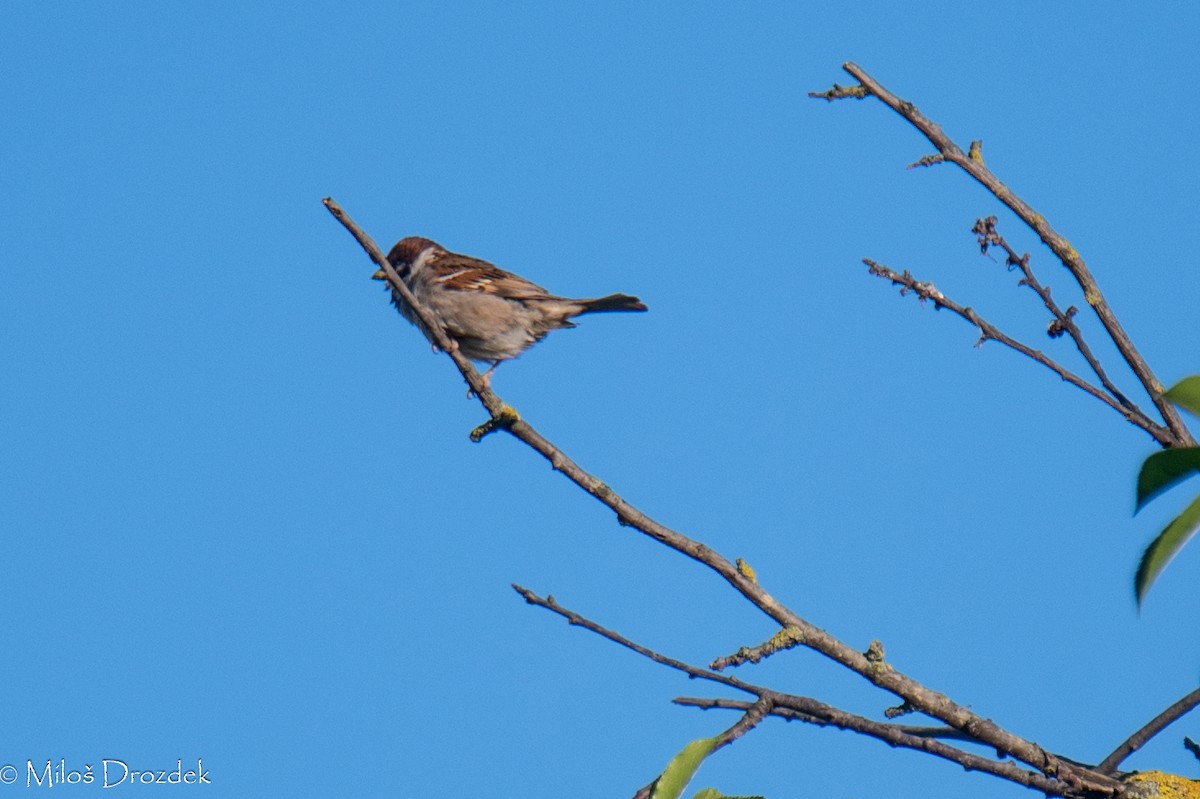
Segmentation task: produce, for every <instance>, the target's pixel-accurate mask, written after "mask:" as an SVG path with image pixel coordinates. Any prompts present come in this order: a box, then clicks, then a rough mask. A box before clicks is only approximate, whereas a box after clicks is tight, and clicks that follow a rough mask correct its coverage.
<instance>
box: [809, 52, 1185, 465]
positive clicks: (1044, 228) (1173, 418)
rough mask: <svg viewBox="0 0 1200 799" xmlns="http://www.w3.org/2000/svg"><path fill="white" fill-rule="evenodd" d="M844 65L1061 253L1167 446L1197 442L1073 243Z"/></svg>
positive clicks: (921, 119)
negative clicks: (1165, 433) (1166, 434)
mask: <svg viewBox="0 0 1200 799" xmlns="http://www.w3.org/2000/svg"><path fill="white" fill-rule="evenodd" d="M842 68H843V69H845V70H846V71H847V72H849V73H850V74H851V75H853V76H854V78H855V79H856V80H858V81H859V83H861V84H862V88H863V89H865V90H867V91H869V92H870V93H871V94H873V95H875V96H876V97H878V98H879V99H880V100H881V101H883V103H884V104H885V105H887V106H888V107H889V108H891V109H892V110H893V111H895V112H896V113H897V114H899V115H900V116H902V117H904V119H906V120H908V122H909V123H910V124H912V125H913V127H915V128H916V129H917V130H919V131H920V132H921V133H922V134H923V135H924V136H925V138H926V139H928V140H929V141H930V143H932V144H933V145H934V147H936V148H937V149H938V152H939V153H940V154H941V155H942V157H943V159H944V160H946V161H950V162H952V163H954V164H956V165H957V166H958V167H960V168H961V169H962V170H963V171H964V172H966V173H967V174H968V175H970V176H971V177H973V178H974V179H975V180H977V181H978V182H979V183H980V184H982V185H983V187H984V188H986V189H987V190H988V191H989V192H991V193H992V195H993V196H995V197H996V199H998V200H1000V202H1002V203H1004V204H1005V205H1007V206H1008V207H1009V208H1011V209H1012V211H1013V212H1014V213H1015V214H1016V215H1017V216H1018V217H1020V218H1021V220H1022V221H1023V222H1024V223H1025V224H1027V225H1028V226H1029V227H1030V228H1032V229H1033V231H1034V232H1035V233H1037V234H1038V237H1039V238H1041V240H1042V241H1043V242H1045V244H1046V246H1047V247H1049V248H1050V249H1051V251H1052V252H1053V253H1054V254H1055V255H1056V256H1058V259H1059V260H1060V261H1062V263H1063V266H1065V267H1066V268H1067V270H1068V271H1069V272H1070V273H1071V275H1072V276H1073V277H1074V278H1075V282H1076V283H1078V284H1079V288H1080V289H1081V290H1082V291H1083V296H1084V299H1086V300H1087V303H1088V305H1090V306H1091V307H1092V309H1093V310H1094V311H1095V312H1096V316H1097V317H1098V318H1099V319H1100V323H1101V324H1102V325H1103V326H1104V329H1105V331H1106V332H1107V333H1108V335H1109V337H1110V338H1111V339H1112V341H1113V343H1114V344H1115V345H1116V347H1117V350H1118V351H1119V352H1120V353H1121V357H1122V358H1124V359H1125V362H1126V363H1127V364H1129V367H1130V369H1132V370H1133V372H1134V374H1135V375H1137V378H1138V380H1139V381H1141V384H1142V386H1143V388H1145V390H1146V393H1147V394H1148V395H1149V396H1150V398H1151V399H1152V400H1153V402H1154V405H1155V407H1157V408H1158V411H1159V413H1160V414H1161V415H1162V418H1163V421H1165V422H1166V425H1167V427H1168V428H1169V430H1170V442H1169V443H1167V444H1165V445H1166V446H1195V443H1196V442H1195V439H1193V438H1192V434H1191V432H1189V431H1188V429H1187V427H1186V425H1184V423H1183V419H1182V418H1181V417H1180V415H1179V412H1178V411H1177V410H1176V409H1175V407H1174V406H1173V405H1172V404H1171V403H1170V402H1169V401H1168V400H1166V399H1164V398H1163V396H1162V395H1163V392H1164V390H1165V388H1164V386H1163V384H1162V383H1161V382H1159V380H1158V378H1157V377H1155V375H1154V372H1153V370H1152V369H1151V368H1150V365H1149V364H1148V363H1147V362H1146V359H1145V358H1143V357H1142V355H1141V353H1140V352H1138V350H1137V347H1135V346H1134V344H1133V341H1132V339H1130V338H1129V335H1128V334H1127V333H1126V332H1125V329H1124V328H1123V327H1122V326H1121V323H1120V322H1119V321H1118V319H1117V316H1116V314H1115V313H1114V312H1113V310H1112V308H1111V307H1110V306H1109V304H1108V302H1107V300H1105V299H1104V295H1103V294H1101V293H1100V286H1099V285H1098V284H1097V283H1096V279H1095V277H1093V275H1092V272H1091V270H1090V269H1089V268H1088V266H1087V264H1086V263H1085V262H1084V260H1083V258H1082V257H1081V256H1080V255H1079V253H1078V252H1077V251H1076V250H1075V248H1074V247H1072V246H1071V243H1070V242H1069V241H1067V240H1066V239H1065V238H1064V237H1063V236H1062V235H1061V234H1060V233H1058V231H1056V230H1055V229H1054V228H1052V227H1051V226H1050V223H1049V222H1047V221H1046V219H1045V217H1043V216H1042V215H1041V214H1039V213H1038V212H1037V211H1035V210H1034V209H1033V208H1032V207H1031V206H1030V205H1029V204H1028V203H1026V202H1025V201H1024V200H1022V199H1021V198H1020V197H1018V196H1017V195H1016V194H1014V193H1013V191H1012V189H1010V188H1008V186H1006V185H1004V183H1002V182H1001V181H1000V179H999V178H997V177H996V176H995V175H994V174H993V173H992V171H991V170H990V169H988V168H987V166H985V165H984V162H983V159H982V157H980V158H971V157H970V156H969V155H968V154H967V153H964V152H963V150H962V148H961V147H959V146H958V145H957V144H955V143H954V141H953V140H951V138H950V137H949V136H947V135H946V134H945V132H943V131H942V129H941V127H940V126H939V125H938V124H937V123H935V122H933V121H932V120H931V119H929V118H928V117H926V116H924V115H923V114H922V113H921V112H920V111H918V110H917V107H916V106H915V105H913V104H912V103H910V102H908V101H907V100H902V99H900V98H899V97H897V96H896V95H894V94H892V93H891V92H890V91H888V90H887V89H886V88H884V86H883V85H882V84H881V83H879V81H877V80H875V79H874V78H872V77H871V76H870V75H869V74H867V72H866V71H865V70H864V69H863V68H862V67H860V66H858V65H857V64H854V63H852V62H849V61H847V62H846V63H845V64H843V65H842ZM843 94H845V95H846V96H852V94H853V96H857V94H856V93H851V92H848V91H847V92H843ZM837 96H840V95H834V96H831V97H829V98H827V99H835V98H836V97H837Z"/></svg>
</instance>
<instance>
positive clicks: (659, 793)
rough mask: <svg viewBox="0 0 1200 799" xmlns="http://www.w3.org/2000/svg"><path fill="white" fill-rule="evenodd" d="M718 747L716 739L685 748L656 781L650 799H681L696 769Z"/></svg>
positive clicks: (694, 743)
mask: <svg viewBox="0 0 1200 799" xmlns="http://www.w3.org/2000/svg"><path fill="white" fill-rule="evenodd" d="M716 745H717V739H716V738H700V739H698V740H695V741H692V742H691V743H690V744H688V745H687V746H685V747H683V751H681V752H680V753H679V754H677V755H675V757H673V758H671V762H670V763H668V764H667V767H666V769H665V770H664V771H663V773H662V774H661V775H659V778H658V779H657V780H655V781H654V790H652V791H651V792H650V799H679V797H680V796H682V795H683V789H684V788H686V787H687V784H688V783H689V782H691V781H692V777H693V775H695V773H696V769H698V768H700V764H701V763H702V762H703V761H704V758H706V757H708V754H709V752H711V751H712V750H713V747H714V746H716Z"/></svg>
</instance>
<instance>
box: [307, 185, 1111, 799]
mask: <svg viewBox="0 0 1200 799" xmlns="http://www.w3.org/2000/svg"><path fill="white" fill-rule="evenodd" d="M324 202H325V205H326V207H327V208H328V209H329V211H330V213H332V214H333V215H334V217H335V218H337V219H338V221H339V222H341V223H342V225H343V226H345V228H346V229H347V230H348V231H349V232H350V233H351V235H353V236H354V237H355V239H357V240H358V242H359V244H360V245H361V246H362V247H363V249H364V250H366V252H367V253H368V255H370V257H371V259H372V260H373V261H375V263H376V264H377V265H379V267H380V268H381V269H382V270H383V271H384V274H385V275H386V277H387V279H388V281H389V283H391V285H392V287H393V288H395V289H396V290H397V291H398V292H399V293H400V295H401V296H402V297H404V299H405V301H406V302H408V303H409V304H410V305H411V306H412V307H413V309H414V311H415V312H416V313H417V315H418V317H419V318H420V319H421V320H422V321H423V322H424V323H425V324H427V325H428V326H429V328H430V330H432V331H434V333H435V341H436V342H437V344H438V346H439V347H441V348H442V349H444V350H446V352H447V354H448V355H449V356H450V357H451V359H452V360H453V361H454V363H455V365H456V366H457V367H458V369H459V371H460V372H461V373H462V375H463V378H464V379H465V380H466V381H467V383H468V385H470V386H471V388H472V390H473V391H474V393H475V395H476V396H477V397H478V399H479V401H480V403H481V404H482V405H483V406H484V408H485V409H486V410H487V411H488V413H489V414H490V419H489V420H488V421H487V422H485V423H484V424H483V425H481V426H480V427H479V428H476V431H474V433H473V434H472V438H473V439H475V440H478V438H480V437H482V435H484V434H486V433H488V432H491V431H493V430H505V431H507V432H508V433H509V434H511V435H512V436H513V437H515V438H517V439H519V440H520V441H523V442H524V443H525V444H527V445H528V446H529V447H531V448H532V449H533V450H534V451H536V452H538V453H539V454H541V455H542V456H543V457H544V458H546V460H547V461H549V462H550V465H551V466H552V467H553V468H554V469H555V470H557V471H559V472H561V473H562V474H563V475H564V476H566V477H567V478H568V479H570V480H571V481H572V482H573V483H575V484H576V485H577V486H579V487H580V488H582V489H583V490H584V491H586V492H587V493H589V494H591V495H592V496H593V497H595V498H596V499H597V500H599V501H600V502H601V503H603V504H604V505H605V506H607V507H608V508H609V509H611V510H612V511H613V512H614V513H615V514H616V517H617V521H618V523H620V524H621V525H623V526H626V527H633V528H635V529H636V530H638V531H640V532H641V533H643V534H645V535H647V536H649V537H650V538H653V539H654V540H656V541H658V542H660V543H662V544H664V545H666V546H668V547H670V548H671V549H673V550H675V551H677V552H679V553H680V554H683V555H685V556H687V557H688V558H691V559H692V560H695V561H697V562H698V563H701V564H703V565H705V566H707V567H708V568H709V569H711V570H712V571H714V572H716V573H717V574H718V575H720V576H721V577H722V578H723V579H724V580H725V581H726V582H727V583H728V584H729V585H730V586H731V587H733V588H734V590H736V591H737V592H738V593H740V594H741V595H742V596H743V597H745V598H746V599H747V600H749V601H750V602H751V603H752V604H753V605H754V606H755V607H757V608H758V609H759V610H761V611H762V612H763V613H765V614H766V615H767V616H769V617H770V618H771V619H773V620H774V621H775V622H776V623H777V624H779V625H780V626H781V627H784V628H791V627H794V628H796V632H795V635H796V636H797V638H798V640H799V641H800V642H801V644H802V645H803V646H805V647H807V648H809V649H812V650H814V651H816V652H818V653H820V654H822V655H824V656H825V657H827V658H830V659H831V660H833V661H835V662H837V663H839V664H841V665H842V666H844V667H846V668H848V669H850V670H851V671H854V672H856V673H857V674H859V675H861V676H862V677H864V678H865V679H867V680H868V681H869V682H871V683H872V684H874V685H876V686H878V687H879V688H882V689H884V690H885V691H889V692H891V693H893V694H895V695H896V696H898V697H900V698H901V699H902V700H904V702H906V703H908V704H909V705H911V706H912V707H913V708H915V709H917V710H919V711H920V712H922V713H924V714H926V715H928V716H932V717H933V718H936V719H939V720H941V721H942V722H944V723H946V724H948V725H950V726H951V727H954V728H955V729H959V730H962V731H963V732H964V733H966V734H967V735H969V736H971V737H972V738H975V739H977V740H979V741H980V742H981V743H984V744H986V745H988V746H989V747H991V748H993V749H995V750H996V751H997V753H998V754H999V755H1000V756H1004V755H1010V756H1012V757H1014V758H1016V759H1018V760H1021V761H1023V762H1025V763H1027V764H1029V765H1030V766H1032V767H1033V768H1035V769H1037V770H1038V771H1040V772H1042V774H1044V775H1046V776H1048V777H1052V778H1054V779H1055V780H1057V781H1058V782H1061V783H1063V784H1066V785H1068V786H1071V787H1070V790H1071V791H1073V792H1074V793H1077V794H1079V795H1083V794H1086V793H1089V792H1090V793H1094V794H1097V795H1105V796H1108V795H1113V794H1117V793H1119V792H1120V791H1121V790H1122V786H1121V783H1119V782H1118V781H1116V780H1113V779H1111V778H1109V777H1107V776H1104V775H1100V774H1096V773H1094V772H1090V771H1088V770H1086V769H1080V768H1078V767H1076V766H1074V765H1073V764H1071V763H1068V762H1065V761H1063V760H1062V759H1060V758H1058V757H1056V756H1054V755H1053V754H1051V753H1050V752H1047V751H1046V750H1044V749H1043V748H1042V747H1040V746H1038V745H1037V744H1036V743H1034V742H1032V741H1028V740H1026V739H1024V738H1021V737H1020V736H1017V735H1014V734H1013V733H1010V732H1008V731H1007V730H1004V729H1003V728H1001V727H1000V726H999V725H997V724H996V723H995V722H993V721H991V720H990V719H985V718H982V717H980V716H978V715H976V714H975V713H973V712H972V711H971V710H970V709H968V708H967V707H964V706H962V705H959V704H957V703H955V702H953V701H952V700H951V699H950V698H949V697H947V696H946V695H944V694H941V693H938V692H937V691H933V690H930V689H929V688H926V687H925V686H924V685H922V684H921V683H919V682H917V681H916V680H914V679H913V678H911V677H908V676H907V675H905V674H903V673H901V672H899V671H897V670H896V669H895V668H893V667H892V666H891V665H890V664H888V663H886V662H883V661H882V659H880V658H872V657H868V656H867V654H864V653H862V652H859V651H857V650H856V649H854V648H853V647H851V646H849V645H847V644H845V643H843V642H842V641H840V640H839V639H837V638H835V637H834V636H832V635H830V634H829V633H827V632H825V631H824V630H822V629H821V628H819V627H817V626H816V625H814V624H812V623H811V622H809V621H807V620H806V619H804V618H802V617H801V616H799V615H798V614H797V613H795V612H794V611H792V610H790V609H789V608H787V607H786V606H785V605H784V604H783V603H781V602H780V601H779V600H777V599H776V598H775V597H773V596H772V595H771V594H769V593H768V592H767V591H766V590H765V589H764V588H763V587H762V586H761V585H759V583H758V582H757V580H756V579H755V578H754V577H753V576H752V575H749V574H746V573H743V571H742V570H740V569H738V567H737V566H736V565H735V564H734V563H731V562H730V561H729V560H727V559H726V558H724V557H722V556H721V555H720V554H718V553H717V552H715V551H714V550H713V549H711V548H710V547H708V546H706V545H705V544H702V543H701V542H699V541H696V540H693V539H691V538H688V537H687V536H685V535H683V534H682V533H679V532H677V531H675V530H672V529H671V528H669V527H667V526H666V525H664V524H661V523H660V522H657V521H655V520H654V519H652V518H650V517H649V516H647V515H646V514H645V513H643V512H642V511H641V510H639V509H638V508H636V507H634V506H633V505H631V504H630V503H628V502H626V501H625V500H624V499H623V498H622V497H621V496H620V495H619V494H617V493H616V492H615V491H613V490H612V489H611V488H610V487H609V486H608V485H606V484H605V483H604V482H602V481H601V480H599V479H598V478H596V477H595V476H594V475H592V474H590V473H588V472H587V471H585V470H584V469H583V468H581V467H580V466H579V465H578V464H576V463H575V462H574V461H573V460H571V459H570V458H569V457H567V455H566V454H565V453H564V452H562V450H560V449H559V448H558V447H556V446H554V444H552V443H551V442H550V441H549V440H547V439H546V438H545V437H543V436H542V435H541V434H540V433H538V432H537V431H536V430H535V429H534V428H533V426H532V425H530V424H529V423H528V422H526V421H524V420H523V419H521V418H520V416H519V415H518V414H517V413H516V411H514V410H513V409H512V408H510V407H509V406H507V405H505V404H504V403H503V402H502V401H501V400H500V398H499V397H498V396H497V395H496V394H495V393H494V392H493V391H492V390H491V389H490V388H489V387H488V386H486V385H484V384H483V381H482V379H481V378H480V376H479V374H478V373H477V372H476V371H475V369H474V367H473V366H472V365H471V364H470V362H469V361H468V360H467V359H466V358H464V357H463V356H462V354H461V353H459V352H458V351H457V347H456V346H455V345H454V343H453V342H452V341H450V339H449V338H448V337H446V335H445V333H444V331H442V330H440V328H439V327H438V325H437V323H436V320H435V319H434V318H433V317H432V316H430V315H429V314H428V313H427V312H426V311H425V310H424V309H423V308H421V306H420V305H419V304H418V303H417V302H416V298H415V297H412V294H411V292H408V291H407V287H405V286H404V284H403V281H401V280H400V278H399V275H397V274H396V272H395V270H394V269H393V268H392V267H391V265H390V264H389V263H387V259H386V258H385V257H384V256H383V253H382V252H381V251H380V250H379V248H378V247H377V246H376V245H375V243H374V242H373V241H371V239H370V238H369V237H368V236H367V235H366V234H365V233H364V232H363V231H362V230H361V228H359V227H358V226H357V225H355V224H354V223H353V221H352V220H351V219H350V218H349V216H348V215H347V214H346V213H345V212H344V211H343V210H342V209H341V207H340V206H338V205H337V203H336V202H334V201H333V199H332V198H326V200H325V201H324ZM707 678H708V679H711V677H707Z"/></svg>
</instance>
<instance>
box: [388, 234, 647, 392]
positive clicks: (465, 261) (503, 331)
mask: <svg viewBox="0 0 1200 799" xmlns="http://www.w3.org/2000/svg"><path fill="white" fill-rule="evenodd" d="M388 262H389V263H391V265H392V268H393V269H395V270H396V273H397V274H398V275H399V276H400V279H401V280H403V281H404V285H406V286H407V287H408V290H409V291H411V292H412V293H413V296H414V297H416V298H417V302H418V303H420V304H421V306H422V307H423V308H425V309H427V310H429V311H430V312H432V313H433V315H434V317H436V318H437V320H438V322H440V323H441V325H442V328H443V329H444V330H445V331H446V335H447V336H449V337H450V339H451V340H452V341H453V342H454V343H455V346H456V348H457V349H458V351H459V352H461V353H462V354H463V355H465V356H466V357H468V358H470V359H471V360H474V361H484V362H488V363H491V367H490V368H489V369H488V370H487V371H486V372H484V374H483V384H484V385H485V386H488V387H490V386H491V379H492V372H494V371H496V367H497V366H499V365H500V363H501V362H502V361H507V360H510V359H512V358H515V357H517V356H518V355H520V354H521V353H522V352H524V351H525V350H527V349H529V348H530V347H531V346H533V345H534V344H536V343H537V342H539V341H541V340H542V339H543V338H545V337H546V334H547V333H549V332H550V331H551V330H559V329H561V328H568V327H575V323H574V322H572V321H571V320H572V319H573V318H575V317H576V316H582V315H583V314H588V313H601V312H606V311H645V310H647V309H646V305H645V303H643V302H642V301H641V300H639V299H638V298H637V297H631V296H630V295H628V294H609V295H608V296H607V297H597V298H595V299H572V298H570V297H559V296H557V295H555V294H551V293H550V292H548V291H546V289H544V288H542V287H541V286H539V285H537V284H536V283H531V282H530V281H528V280H526V279H525V278H523V277H521V276H520V275H514V274H513V273H512V272H506V271H504V270H503V269H501V268H499V267H497V266H495V265H494V264H490V263H488V262H487V261H484V260H481V259H479V258H474V257H472V256H470V255H459V254H458V253H454V252H450V251H449V250H447V249H446V248H445V247H443V246H442V245H440V244H438V243H437V242H435V241H430V240H429V239H424V238H421V237H419V236H409V237H408V238H404V239H400V241H398V242H396V245H395V246H394V247H392V250H391V252H389V253H388ZM372 277H373V278H375V279H376V280H386V279H387V277H386V275H385V274H384V272H383V270H382V269H380V270H379V271H377V272H376V273H375V274H374V275H372ZM391 294H392V305H394V306H396V310H398V311H399V312H400V314H401V315H402V316H403V317H404V318H405V319H407V320H408V321H410V322H412V323H413V324H414V325H416V326H417V327H418V328H419V329H420V330H421V332H422V333H424V334H425V338H427V339H429V342H430V343H431V344H433V335H432V333H430V331H429V329H428V328H426V327H425V325H424V324H422V322H421V320H420V319H419V318H418V317H417V315H416V313H414V312H413V309H412V307H411V306H409V304H408V303H406V302H405V301H404V298H403V297H401V296H400V294H399V293H398V292H397V291H396V290H395V289H394V288H393V289H392V290H391ZM435 346H436V345H435Z"/></svg>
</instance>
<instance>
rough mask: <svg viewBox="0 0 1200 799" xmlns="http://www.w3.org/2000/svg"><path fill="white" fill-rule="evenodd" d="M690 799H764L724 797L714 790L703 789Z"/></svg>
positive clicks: (758, 798) (755, 797) (756, 798)
mask: <svg viewBox="0 0 1200 799" xmlns="http://www.w3.org/2000/svg"><path fill="white" fill-rule="evenodd" d="M692 799H764V797H762V796H726V795H725V794H723V793H721V792H720V791H718V790H717V789H716V788H703V789H701V790H699V791H696V794H695V795H694V796H693V797H692Z"/></svg>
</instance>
